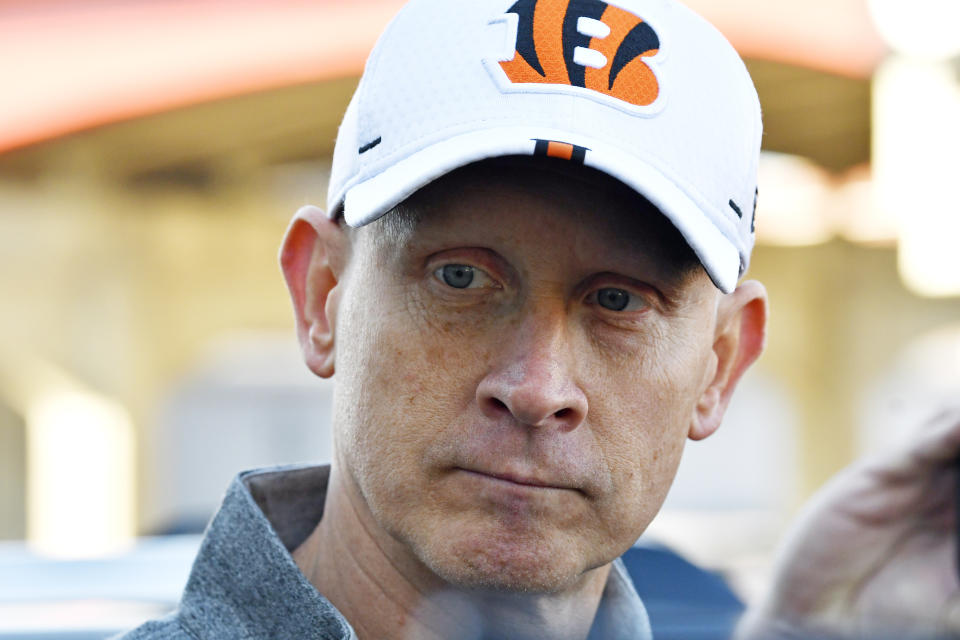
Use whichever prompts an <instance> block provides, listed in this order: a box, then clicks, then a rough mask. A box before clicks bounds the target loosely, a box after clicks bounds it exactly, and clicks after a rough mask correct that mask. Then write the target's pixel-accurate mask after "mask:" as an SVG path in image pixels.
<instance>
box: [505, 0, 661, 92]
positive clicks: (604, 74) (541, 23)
mask: <svg viewBox="0 0 960 640" xmlns="http://www.w3.org/2000/svg"><path fill="white" fill-rule="evenodd" d="M507 13H515V14H517V16H518V17H519V22H518V26H517V48H516V55H515V56H514V57H513V59H512V60H509V61H506V62H501V63H500V66H501V68H502V69H503V70H504V72H505V73H506V74H507V77H508V78H509V79H510V82H512V83H515V84H525V83H540V84H556V85H568V86H574V87H584V88H587V89H592V90H594V91H597V92H600V93H602V94H604V95H608V96H611V97H613V98H617V99H619V100H623V101H624V102H627V103H629V104H632V105H636V106H647V105H650V104H653V102H654V101H655V100H656V99H657V96H658V95H659V94H660V87H659V84H658V82H657V77H656V75H654V73H653V71H652V70H651V69H650V67H648V66H647V64H646V63H645V62H644V61H643V58H646V57H651V56H654V55H656V54H657V52H658V51H659V49H660V39H659V38H658V37H657V34H656V32H655V31H654V30H653V28H652V27H651V26H650V25H649V24H647V22H645V21H644V20H643V19H641V18H640V17H638V16H636V15H634V14H633V13H631V12H629V11H626V10H624V9H621V8H620V7H616V6H613V5H609V4H607V3H606V2H601V1H600V0H517V1H516V2H515V3H514V4H513V6H512V7H510V9H509V10H508V11H507Z"/></svg>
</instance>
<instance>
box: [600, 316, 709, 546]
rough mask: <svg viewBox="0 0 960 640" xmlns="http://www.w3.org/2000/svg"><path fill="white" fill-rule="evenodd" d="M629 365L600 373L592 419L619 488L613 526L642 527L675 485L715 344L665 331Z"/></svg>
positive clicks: (610, 507) (612, 509)
mask: <svg viewBox="0 0 960 640" xmlns="http://www.w3.org/2000/svg"><path fill="white" fill-rule="evenodd" d="M690 335H693V334H690ZM640 353H641V354H642V355H635V356H634V357H633V358H631V360H630V362H629V363H626V364H625V363H618V366H616V367H615V368H613V369H608V370H607V372H606V374H605V375H603V376H600V379H602V380H604V381H605V383H604V384H603V386H602V389H601V388H598V389H597V390H596V392H595V393H594V394H593V398H592V400H591V405H590V422H591V425H592V426H593V428H594V430H595V432H596V435H597V437H598V439H600V441H601V448H602V450H603V451H604V457H605V463H606V465H607V468H608V470H609V472H610V475H611V477H612V478H613V481H614V484H615V486H616V489H615V491H614V492H612V494H611V502H610V504H608V505H607V508H606V509H605V510H606V511H607V513H608V514H613V515H614V516H615V517H614V518H611V522H612V524H611V526H612V527H620V526H622V527H630V528H633V529H638V530H642V529H643V528H645V527H646V525H647V524H649V522H650V520H652V519H653V516H654V515H656V512H657V511H658V510H659V508H660V505H661V504H662V503H663V500H664V499H665V497H666V494H667V491H668V490H669V488H670V485H671V483H672V482H673V478H674V475H675V474H676V470H677V466H678V464H679V462H680V456H681V454H682V453H683V447H684V444H685V443H686V438H687V434H688V431H689V428H690V421H691V418H692V416H693V413H694V408H695V406H696V403H697V401H698V399H699V395H700V392H701V388H700V387H701V385H702V380H703V370H704V367H706V366H707V364H708V362H709V348H708V346H707V345H706V344H705V343H704V341H703V340H699V341H692V340H691V341H686V342H685V341H683V340H680V339H673V340H671V339H669V338H667V337H665V336H663V335H660V336H656V337H655V339H653V340H651V341H649V344H646V348H645V349H643V350H642V351H641V352H640Z"/></svg>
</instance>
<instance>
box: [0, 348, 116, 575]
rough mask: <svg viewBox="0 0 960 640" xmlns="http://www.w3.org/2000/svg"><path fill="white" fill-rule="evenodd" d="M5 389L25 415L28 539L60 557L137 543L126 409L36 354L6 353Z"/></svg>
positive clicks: (0, 369) (1, 382) (1, 386)
mask: <svg viewBox="0 0 960 640" xmlns="http://www.w3.org/2000/svg"><path fill="white" fill-rule="evenodd" d="M0 363H2V366H0V394H2V395H3V396H4V398H5V400H6V402H7V403H8V404H9V405H10V406H11V407H13V409H14V410H15V411H16V412H17V413H19V414H20V415H22V416H23V417H24V422H25V426H26V432H27V433H26V449H27V498H26V507H27V542H28V544H29V545H30V546H31V547H32V548H34V549H35V550H36V551H38V552H40V553H43V554H46V555H53V556H58V557H67V558H77V557H90V556H98V555H106V554H110V553H115V552H117V551H121V550H123V549H124V548H125V547H127V546H128V545H129V544H131V543H132V540H133V536H134V530H135V518H134V506H135V503H134V489H135V485H134V469H133V453H134V446H133V445H134V432H133V425H132V421H131V420H130V417H129V416H128V414H127V412H126V411H125V409H124V408H123V407H122V406H121V405H119V404H118V403H116V402H114V401H113V400H111V399H110V398H107V397H105V396H103V395H102V394H99V393H97V392H95V391H93V390H91V389H89V388H86V387H85V386H84V385H83V384H81V383H79V382H78V381H76V380H74V379H73V378H72V377H71V376H69V375H68V374H67V373H65V372H63V371H60V370H59V369H57V368H56V367H54V366H52V365H50V364H48V363H44V362H40V361H38V360H37V359H35V358H25V357H22V356H18V355H15V354H10V353H6V354H4V357H3V358H0Z"/></svg>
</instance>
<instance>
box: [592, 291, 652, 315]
mask: <svg viewBox="0 0 960 640" xmlns="http://www.w3.org/2000/svg"><path fill="white" fill-rule="evenodd" d="M590 297H591V298H592V300H591V302H594V303H596V304H598V305H600V306H601V307H603V308H604V309H609V310H610V311H639V310H640V309H643V308H644V307H646V306H647V303H646V301H645V300H644V299H643V298H642V297H641V296H637V295H633V294H632V293H630V292H629V291H627V290H625V289H616V288H614V287H607V288H604V289H598V290H597V291H596V292H594V293H593V294H592V295H591V296H590Z"/></svg>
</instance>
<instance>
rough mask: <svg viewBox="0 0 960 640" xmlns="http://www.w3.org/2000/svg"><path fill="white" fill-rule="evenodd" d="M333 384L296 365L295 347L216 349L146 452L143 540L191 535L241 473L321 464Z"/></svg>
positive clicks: (247, 343)
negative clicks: (154, 536)
mask: <svg viewBox="0 0 960 640" xmlns="http://www.w3.org/2000/svg"><path fill="white" fill-rule="evenodd" d="M332 406H333V383H332V382H330V381H327V380H321V379H320V378H317V377H316V376H314V375H313V374H312V373H310V371H309V370H308V369H307V367H306V366H305V365H304V364H303V360H302V358H301V357H300V352H299V349H298V347H297V340H296V337H295V336H294V335H293V334H292V332H291V333H285V332H275V333H274V332H242V333H235V334H231V335H227V336H224V337H222V338H220V339H218V340H216V341H215V342H214V343H213V344H211V345H210V347H209V348H208V349H207V350H206V353H205V354H204V355H203V356H202V357H201V359H200V361H199V362H198V363H197V365H196V366H195V367H194V368H193V370H192V371H190V372H189V373H188V374H187V375H186V376H185V377H184V378H183V379H182V380H181V381H180V382H179V383H178V385H177V387H176V388H175V389H173V391H172V392H171V395H170V397H169V399H168V400H167V401H166V403H165V406H163V407H162V408H161V410H160V423H159V424H158V425H156V426H155V428H154V429H153V430H152V433H153V435H152V441H151V442H150V444H149V446H147V447H146V448H145V449H144V451H145V464H146V465H147V467H146V472H147V475H146V477H147V478H148V480H146V483H147V490H148V494H149V500H147V501H146V505H145V507H146V506H148V507H149V509H150V511H149V512H147V513H145V514H144V520H145V522H146V523H147V532H148V533H149V532H152V533H166V532H170V531H173V532H190V531H196V530H197V528H198V527H200V526H202V525H203V524H204V523H205V522H206V520H207V519H208V518H209V517H210V516H211V515H212V513H213V512H214V511H215V510H216V508H217V506H218V505H219V504H220V500H221V498H222V497H223V493H224V491H225V490H226V488H227V486H228V485H229V484H230V481H231V480H232V479H233V477H234V476H236V475H237V473H238V472H240V471H244V470H247V469H252V468H256V467H263V466H269V465H275V464H286V463H297V462H328V461H329V460H330V458H331V456H332V450H333V445H332V439H331V434H330V417H331V411H332Z"/></svg>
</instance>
